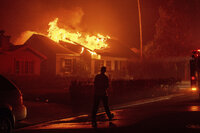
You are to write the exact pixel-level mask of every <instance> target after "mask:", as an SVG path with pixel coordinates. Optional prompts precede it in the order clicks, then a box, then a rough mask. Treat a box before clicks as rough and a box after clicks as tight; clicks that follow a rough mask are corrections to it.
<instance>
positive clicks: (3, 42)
mask: <svg viewBox="0 0 200 133" xmlns="http://www.w3.org/2000/svg"><path fill="white" fill-rule="evenodd" d="M4 33H5V31H4V30H0V50H1V51H7V50H9V49H10V47H11V45H12V44H11V43H10V38H11V36H5V35H4Z"/></svg>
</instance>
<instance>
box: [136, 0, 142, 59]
mask: <svg viewBox="0 0 200 133" xmlns="http://www.w3.org/2000/svg"><path fill="white" fill-rule="evenodd" d="M137 3H138V17H139V26H140V57H141V59H142V58H143V53H142V52H143V51H142V47H143V44H142V20H141V9H140V0H137Z"/></svg>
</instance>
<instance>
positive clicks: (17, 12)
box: [0, 0, 192, 48]
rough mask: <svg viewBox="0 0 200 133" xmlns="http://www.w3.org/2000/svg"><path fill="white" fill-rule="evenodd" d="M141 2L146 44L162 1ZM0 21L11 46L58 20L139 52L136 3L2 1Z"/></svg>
mask: <svg viewBox="0 0 200 133" xmlns="http://www.w3.org/2000/svg"><path fill="white" fill-rule="evenodd" d="M140 1H141V9H142V24H143V25H142V26H143V38H144V43H146V42H148V41H149V40H151V39H152V38H153V34H154V32H155V27H154V25H155V22H156V20H157V19H158V8H159V6H160V5H162V3H163V0H140ZM178 1H179V0H178ZM180 4H181V3H180ZM191 8H192V7H191ZM0 17H1V21H0V29H3V30H5V31H6V34H7V35H11V37H12V39H11V41H12V42H15V40H16V38H17V37H18V36H19V35H20V34H21V33H22V32H24V31H26V30H31V31H36V32H41V33H45V34H46V33H47V32H46V31H47V29H48V23H49V22H50V21H52V20H54V19H55V18H56V17H58V18H59V23H58V25H59V26H60V27H63V28H66V29H69V30H72V31H81V32H88V33H92V34H93V33H94V34H95V33H102V34H104V35H109V36H111V37H113V38H115V39H118V40H119V41H120V42H124V43H125V44H126V45H127V46H128V47H136V48H139V25H138V9H137V0H1V4H0Z"/></svg>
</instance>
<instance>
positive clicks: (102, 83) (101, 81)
mask: <svg viewBox="0 0 200 133" xmlns="http://www.w3.org/2000/svg"><path fill="white" fill-rule="evenodd" d="M105 72H106V67H104V66H103V67H101V73H100V74H97V75H96V76H95V79H94V89H95V90H94V105H93V110H92V126H93V127H97V123H96V114H97V110H98V106H99V103H100V101H102V102H103V105H104V108H105V111H106V114H107V116H108V118H109V121H111V120H112V119H113V117H114V114H113V113H111V112H110V109H109V106H108V95H107V91H106V90H107V89H108V87H109V80H108V77H107V76H106V75H105Z"/></svg>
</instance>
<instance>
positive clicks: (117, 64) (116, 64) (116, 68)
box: [115, 61, 119, 71]
mask: <svg viewBox="0 0 200 133" xmlns="http://www.w3.org/2000/svg"><path fill="white" fill-rule="evenodd" d="M118 66H119V63H118V61H115V71H118V70H119V69H118Z"/></svg>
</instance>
